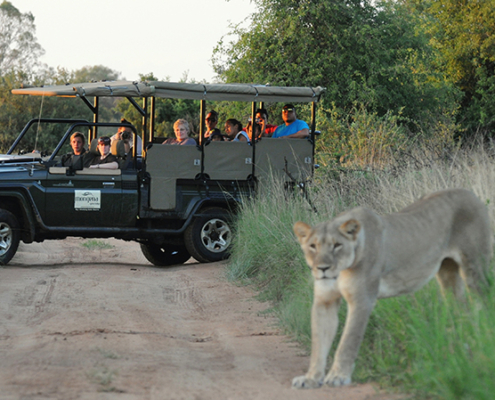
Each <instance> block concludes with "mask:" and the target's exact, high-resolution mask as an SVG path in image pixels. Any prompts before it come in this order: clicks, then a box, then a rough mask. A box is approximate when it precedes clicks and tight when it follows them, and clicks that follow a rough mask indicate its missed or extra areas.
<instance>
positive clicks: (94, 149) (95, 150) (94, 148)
mask: <svg viewBox="0 0 495 400" xmlns="http://www.w3.org/2000/svg"><path fill="white" fill-rule="evenodd" d="M89 152H90V153H91V154H94V155H95V156H99V155H100V152H99V151H98V138H96V139H93V140H92V141H91V146H89Z"/></svg>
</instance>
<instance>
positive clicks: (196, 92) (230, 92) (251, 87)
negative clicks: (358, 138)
mask: <svg viewBox="0 0 495 400" xmlns="http://www.w3.org/2000/svg"><path fill="white" fill-rule="evenodd" d="M325 90H326V89H325V88H322V87H320V86H317V87H282V86H270V85H255V84H240V83H213V84H207V83H205V84H203V83H177V82H161V81H145V82H132V81H107V82H105V81H103V82H90V83H74V84H66V85H58V86H41V87H24V88H21V89H13V90H12V94H26V95H33V96H59V97H160V98H166V99H167V98H168V99H190V100H211V101H249V102H255V101H256V102H258V101H259V102H286V103H288V102H291V103H292V102H294V103H315V102H318V101H319V99H320V96H321V95H322V94H323V92H324V91H325Z"/></svg>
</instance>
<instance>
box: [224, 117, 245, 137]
mask: <svg viewBox="0 0 495 400" xmlns="http://www.w3.org/2000/svg"><path fill="white" fill-rule="evenodd" d="M242 130H243V129H242V124H241V123H240V121H238V120H236V119H235V118H230V119H228V120H227V121H225V134H226V135H227V139H228V140H234V139H235V138H236V137H237V135H238V133H239V132H241V131H242Z"/></svg>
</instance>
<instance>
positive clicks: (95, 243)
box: [81, 239, 114, 250]
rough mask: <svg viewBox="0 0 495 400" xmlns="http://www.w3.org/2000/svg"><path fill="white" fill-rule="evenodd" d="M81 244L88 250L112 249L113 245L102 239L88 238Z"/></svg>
mask: <svg viewBox="0 0 495 400" xmlns="http://www.w3.org/2000/svg"><path fill="white" fill-rule="evenodd" d="M81 246H83V247H86V248H87V249H88V250H107V249H113V247H114V246H113V245H111V244H110V243H108V242H105V241H104V240H97V239H89V240H86V241H85V242H83V243H82V244H81Z"/></svg>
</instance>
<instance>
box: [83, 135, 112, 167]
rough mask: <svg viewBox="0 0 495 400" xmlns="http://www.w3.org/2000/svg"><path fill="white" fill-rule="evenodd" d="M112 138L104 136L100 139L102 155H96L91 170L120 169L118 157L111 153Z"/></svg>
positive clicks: (99, 146)
mask: <svg viewBox="0 0 495 400" xmlns="http://www.w3.org/2000/svg"><path fill="white" fill-rule="evenodd" d="M110 142H111V140H110V138H109V137H108V136H102V137H99V138H98V151H99V153H100V155H94V157H93V160H92V161H91V164H90V166H89V168H101V169H118V168H119V163H118V161H117V157H115V156H114V155H113V154H112V153H110Z"/></svg>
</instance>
